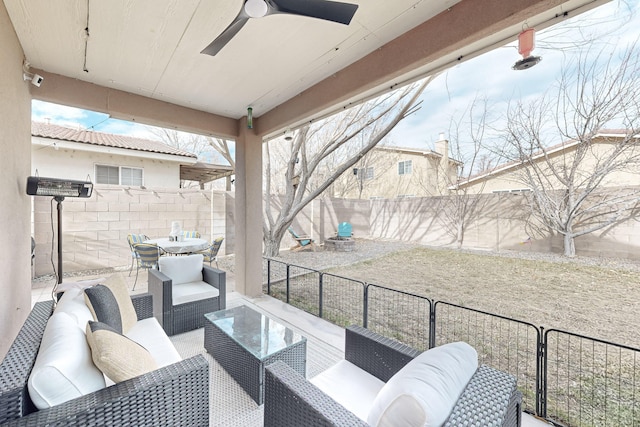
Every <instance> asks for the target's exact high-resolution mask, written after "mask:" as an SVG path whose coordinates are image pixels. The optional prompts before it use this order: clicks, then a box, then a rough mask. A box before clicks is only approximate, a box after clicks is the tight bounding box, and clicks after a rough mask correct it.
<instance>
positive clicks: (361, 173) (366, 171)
mask: <svg viewBox="0 0 640 427" xmlns="http://www.w3.org/2000/svg"><path fill="white" fill-rule="evenodd" d="M358 178H359V179H361V180H362V181H368V180H370V179H373V166H370V167H367V168H359V169H358Z"/></svg>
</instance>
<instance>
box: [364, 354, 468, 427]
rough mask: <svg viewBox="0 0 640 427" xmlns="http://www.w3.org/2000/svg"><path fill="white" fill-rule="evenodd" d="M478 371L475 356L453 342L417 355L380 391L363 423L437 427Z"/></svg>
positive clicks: (381, 426) (381, 425) (387, 426)
mask: <svg viewBox="0 0 640 427" xmlns="http://www.w3.org/2000/svg"><path fill="white" fill-rule="evenodd" d="M477 369H478V354H477V353H476V351H475V349H474V348H473V347H471V346H470V345H469V344H467V343H463V342H456V343H450V344H445V345H442V346H439V347H435V348H432V349H430V350H427V351H425V352H424V353H422V354H420V355H419V356H418V357H416V358H415V359H413V360H412V361H411V362H409V363H408V364H407V365H406V366H405V367H404V368H402V369H401V370H400V371H398V372H397V373H396V374H395V375H394V376H393V377H391V379H390V380H389V381H388V382H387V383H386V384H385V385H384V387H382V389H381V390H380V393H378V396H377V397H376V399H375V401H374V403H373V405H372V407H371V411H370V412H369V416H368V417H367V422H368V424H369V425H370V426H373V427H390V426H406V427H418V426H424V427H435V426H441V425H442V424H443V423H444V422H445V421H446V419H447V417H448V416H449V414H450V413H451V410H452V409H453V407H454V405H455V403H456V401H457V400H458V398H459V397H460V395H461V394H462V392H463V391H464V388H465V387H466V385H467V383H468V382H469V380H470V379H471V377H472V376H473V374H474V373H475V371H476V370H477Z"/></svg>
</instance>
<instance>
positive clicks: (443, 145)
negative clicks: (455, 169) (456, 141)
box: [435, 132, 449, 161]
mask: <svg viewBox="0 0 640 427" xmlns="http://www.w3.org/2000/svg"><path fill="white" fill-rule="evenodd" d="M435 148H436V153H438V154H441V155H442V160H443V161H448V160H449V141H447V140H446V139H445V138H444V132H440V136H439V138H438V140H437V141H436V143H435Z"/></svg>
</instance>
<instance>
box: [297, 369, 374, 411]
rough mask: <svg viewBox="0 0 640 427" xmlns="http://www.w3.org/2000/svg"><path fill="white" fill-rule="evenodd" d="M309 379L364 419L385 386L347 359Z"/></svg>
mask: <svg viewBox="0 0 640 427" xmlns="http://www.w3.org/2000/svg"><path fill="white" fill-rule="evenodd" d="M309 381H310V382H311V383H312V384H314V385H315V386H316V387H318V388H319V389H320V390H322V391H323V392H324V393H325V394H327V395H328V396H329V397H331V398H332V399H333V400H335V401H336V402H338V403H340V404H341V405H342V406H344V407H345V408H346V409H347V410H349V411H350V412H352V413H353V414H355V415H356V416H357V417H358V418H360V419H361V420H362V421H367V415H368V414H369V412H370V410H371V405H373V402H374V400H375V398H376V395H377V394H378V392H379V391H380V389H382V387H383V386H384V382H382V381H380V380H379V379H378V378H376V377H374V376H373V375H371V374H369V373H368V372H367V371H364V370H362V369H360V368H358V367H357V366H356V365H354V364H353V363H351V362H348V361H346V360H341V361H340V362H338V363H337V364H335V365H333V366H332V367H330V368H329V369H327V370H326V371H324V372H322V373H320V374H318V375H317V376H315V377H313V378H312V379H310V380H309Z"/></svg>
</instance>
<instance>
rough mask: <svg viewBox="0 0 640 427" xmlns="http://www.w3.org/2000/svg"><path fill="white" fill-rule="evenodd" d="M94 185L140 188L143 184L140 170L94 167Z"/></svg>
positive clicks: (122, 167)
mask: <svg viewBox="0 0 640 427" xmlns="http://www.w3.org/2000/svg"><path fill="white" fill-rule="evenodd" d="M96 183H97V184H114V185H118V184H119V185H134V186H140V185H142V184H143V180H142V169H140V168H129V167H124V166H121V167H118V166H105V165H96Z"/></svg>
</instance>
